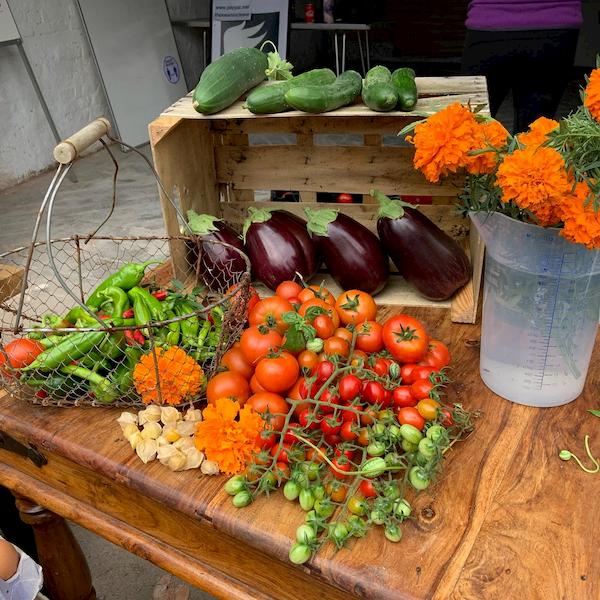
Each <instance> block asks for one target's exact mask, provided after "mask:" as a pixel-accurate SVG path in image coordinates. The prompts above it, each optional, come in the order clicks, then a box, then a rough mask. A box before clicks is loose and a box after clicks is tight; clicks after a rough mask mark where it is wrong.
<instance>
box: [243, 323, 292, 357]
mask: <svg viewBox="0 0 600 600" xmlns="http://www.w3.org/2000/svg"><path fill="white" fill-rule="evenodd" d="M281 342H282V338H281V335H280V334H279V333H277V332H276V331H275V330H274V329H268V328H266V327H248V329H246V330H244V332H243V333H242V337H241V338H240V350H241V351H242V352H243V353H244V356H245V357H246V361H247V362H248V363H250V364H251V365H255V364H256V363H257V362H258V361H259V360H260V359H261V358H262V357H263V356H264V355H265V354H267V353H268V352H274V351H275V350H277V349H278V348H279V346H280V345H281Z"/></svg>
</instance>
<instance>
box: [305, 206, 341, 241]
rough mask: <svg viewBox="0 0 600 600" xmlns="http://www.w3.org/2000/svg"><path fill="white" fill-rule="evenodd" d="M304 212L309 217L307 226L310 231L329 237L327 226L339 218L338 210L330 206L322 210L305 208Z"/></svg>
mask: <svg viewBox="0 0 600 600" xmlns="http://www.w3.org/2000/svg"><path fill="white" fill-rule="evenodd" d="M304 212H305V214H306V218H307V223H306V228H307V229H308V231H309V233H313V234H314V235H320V236H322V237H329V236H328V234H327V228H328V226H329V223H333V221H335V220H336V219H337V216H338V211H337V210H333V209H330V208H322V209H320V210H311V209H310V208H305V209H304Z"/></svg>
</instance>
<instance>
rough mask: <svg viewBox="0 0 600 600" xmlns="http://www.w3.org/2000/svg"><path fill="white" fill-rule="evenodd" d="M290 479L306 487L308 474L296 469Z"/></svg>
mask: <svg viewBox="0 0 600 600" xmlns="http://www.w3.org/2000/svg"><path fill="white" fill-rule="evenodd" d="M292 479H293V480H294V481H295V482H296V483H297V484H298V485H299V486H300V487H308V484H309V481H308V475H307V474H306V473H305V472H304V471H296V472H295V473H294V474H293V475H292Z"/></svg>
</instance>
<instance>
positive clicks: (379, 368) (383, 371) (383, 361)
mask: <svg viewBox="0 0 600 600" xmlns="http://www.w3.org/2000/svg"><path fill="white" fill-rule="evenodd" d="M391 364H392V361H391V360H390V359H389V358H377V359H376V360H375V362H374V363H373V367H372V368H373V371H375V373H376V374H377V375H379V377H385V376H386V375H387V374H388V370H389V368H390V365H391Z"/></svg>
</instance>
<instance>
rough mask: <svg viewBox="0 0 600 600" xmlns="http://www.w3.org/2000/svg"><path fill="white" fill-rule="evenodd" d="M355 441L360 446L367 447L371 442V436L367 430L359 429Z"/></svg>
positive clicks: (364, 428)
mask: <svg viewBox="0 0 600 600" xmlns="http://www.w3.org/2000/svg"><path fill="white" fill-rule="evenodd" d="M357 441H358V443H359V444H360V445H361V446H368V445H369V443H370V441H371V435H370V434H369V430H368V429H367V428H366V427H361V429H359V430H358V438H357Z"/></svg>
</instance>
